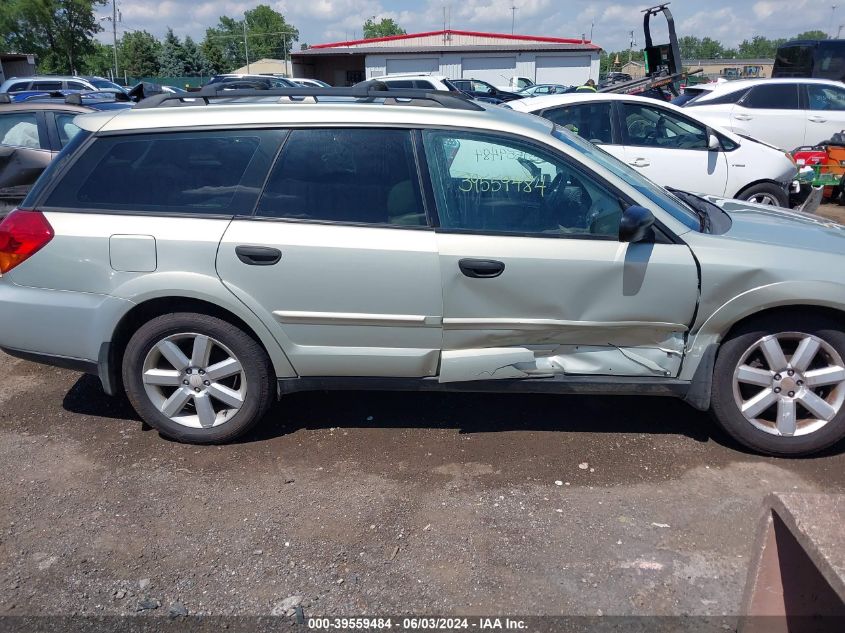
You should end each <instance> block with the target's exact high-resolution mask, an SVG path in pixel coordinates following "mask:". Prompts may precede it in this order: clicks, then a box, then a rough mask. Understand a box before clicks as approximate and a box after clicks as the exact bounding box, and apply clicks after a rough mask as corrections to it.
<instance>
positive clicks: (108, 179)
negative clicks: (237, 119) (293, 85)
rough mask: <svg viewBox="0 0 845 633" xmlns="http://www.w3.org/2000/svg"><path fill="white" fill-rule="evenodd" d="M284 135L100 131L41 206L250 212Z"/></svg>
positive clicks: (157, 210) (217, 132) (172, 211)
mask: <svg viewBox="0 0 845 633" xmlns="http://www.w3.org/2000/svg"><path fill="white" fill-rule="evenodd" d="M281 134H282V133H280V132H276V131H270V130H245V131H201V132H179V133H164V134H137V135H127V136H113V137H103V138H100V139H98V140H97V141H96V142H95V143H94V144H93V145H91V146H90V147H89V148H88V149H87V150H86V151H85V153H84V154H83V155H82V156H81V157H80V158H79V160H77V161H76V163H74V164H73V166H72V167H71V168H70V170H69V171H68V172H67V173H66V174H65V176H64V177H63V178H62V180H61V182H60V183H59V184H58V186H57V187H56V189H55V190H54V191H53V192H52V193H51V194H50V195H49V197H48V198H47V202H46V206H48V207H58V208H71V209H86V210H92V211H94V210H98V209H107V210H125V211H136V212H149V213H159V212H161V213H199V214H203V213H205V214H215V215H216V214H223V215H236V214H245V213H250V212H252V209H253V206H254V205H255V200H256V198H257V197H258V192H259V191H260V188H261V184H262V181H263V179H264V177H265V176H266V174H267V170H268V169H269V166H270V162H271V161H272V159H273V156H274V154H275V151H276V149H277V148H278V144H279V140H280V138H281Z"/></svg>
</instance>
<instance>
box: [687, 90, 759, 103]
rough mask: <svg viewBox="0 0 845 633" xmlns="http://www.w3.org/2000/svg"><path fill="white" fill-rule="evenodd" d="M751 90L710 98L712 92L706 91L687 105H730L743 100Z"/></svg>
mask: <svg viewBox="0 0 845 633" xmlns="http://www.w3.org/2000/svg"><path fill="white" fill-rule="evenodd" d="M749 90H750V88H744V89H743V90H734V91H733V92H729V93H728V94H725V95H721V96H718V97H713V98H709V96H710V91H708V90H704V91H702V94H700V95H698V96H696V97H695V98H694V99H692V100H690V101H688V102H687V104H686V105H688V106H691V105H702V106H705V105H725V104H730V103H737V102H738V101H739V100H740V99H742V98H743V97H744V96H745V95H747V94H748V91H749Z"/></svg>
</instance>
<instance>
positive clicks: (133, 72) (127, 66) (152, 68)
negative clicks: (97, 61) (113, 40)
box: [117, 31, 161, 78]
mask: <svg viewBox="0 0 845 633" xmlns="http://www.w3.org/2000/svg"><path fill="white" fill-rule="evenodd" d="M117 52H118V55H119V57H120V59H119V62H120V67H121V68H122V69H123V70H124V71H126V74H127V75H129V76H130V77H137V78H141V77H155V76H156V75H158V68H159V63H158V57H159V54H160V52H161V42H159V41H158V39H157V38H156V37H155V36H154V35H152V34H151V33H147V31H132V32H131V33H126V34H125V35H124V36H123V37H122V38H121V39H120V43H119V44H118V48H117Z"/></svg>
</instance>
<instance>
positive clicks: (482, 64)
mask: <svg viewBox="0 0 845 633" xmlns="http://www.w3.org/2000/svg"><path fill="white" fill-rule="evenodd" d="M515 72H516V57H464V58H463V59H462V60H461V77H463V78H464V79H480V80H481V81H486V82H487V83H491V84H493V85H494V86H507V85H508V81H509V80H510V79H511V77H513V76H514V73H515Z"/></svg>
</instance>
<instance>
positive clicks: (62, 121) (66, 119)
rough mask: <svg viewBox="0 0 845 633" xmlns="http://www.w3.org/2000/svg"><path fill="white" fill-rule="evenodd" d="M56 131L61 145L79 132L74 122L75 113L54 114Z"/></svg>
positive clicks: (65, 143)
mask: <svg viewBox="0 0 845 633" xmlns="http://www.w3.org/2000/svg"><path fill="white" fill-rule="evenodd" d="M55 117H56V131H57V132H58V133H59V142H60V143H61V144H62V147H64V146H65V145H67V144H68V142H70V139H72V138H73V137H74V136H76V135H77V134H78V133H79V128H78V127H77V126H76V124H74V122H73V120H74V119H75V118H76V115H75V114H65V113H62V114H58V113H57V114H56V115H55Z"/></svg>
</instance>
